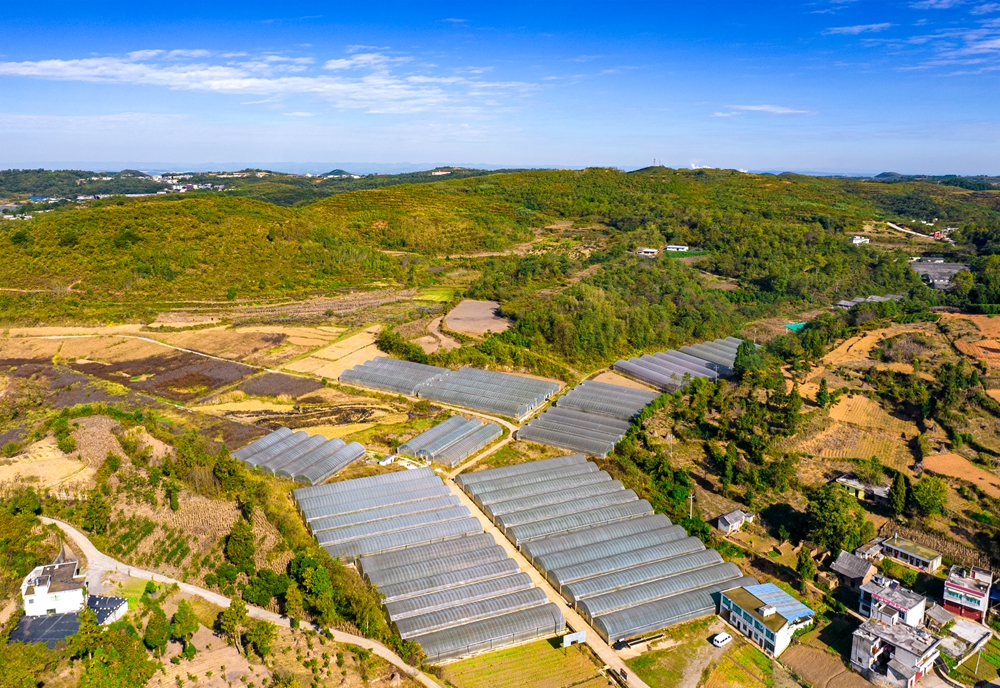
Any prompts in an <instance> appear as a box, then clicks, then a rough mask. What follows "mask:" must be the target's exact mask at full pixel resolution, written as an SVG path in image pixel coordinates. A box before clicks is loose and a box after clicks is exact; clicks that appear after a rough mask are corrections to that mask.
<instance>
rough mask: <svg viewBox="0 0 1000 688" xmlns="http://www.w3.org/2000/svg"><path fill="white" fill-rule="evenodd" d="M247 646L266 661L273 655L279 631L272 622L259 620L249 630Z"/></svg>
mask: <svg viewBox="0 0 1000 688" xmlns="http://www.w3.org/2000/svg"><path fill="white" fill-rule="evenodd" d="M246 636H247V645H249V646H252V647H253V649H254V652H256V653H257V654H258V655H260V658H261V659H264V658H265V657H267V656H268V655H269V654H271V646H272V645H273V644H274V641H275V640H276V639H277V638H278V629H277V627H276V626H275V625H274V624H273V623H271V622H270V621H264V620H263V619H258V620H257V621H254V622H252V623H251V624H250V626H249V627H248V628H247V633H246Z"/></svg>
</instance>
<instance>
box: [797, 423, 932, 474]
mask: <svg viewBox="0 0 1000 688" xmlns="http://www.w3.org/2000/svg"><path fill="white" fill-rule="evenodd" d="M781 446H782V447H788V449H789V451H797V452H800V453H803V454H811V455H813V456H817V457H820V458H823V459H868V458H871V457H873V456H877V457H879V458H880V459H881V460H882V463H884V464H885V465H886V466H891V467H892V468H897V469H899V470H908V469H909V468H910V466H911V465H912V463H913V454H912V452H911V451H910V448H909V445H908V443H907V440H905V439H903V438H902V437H900V436H899V435H889V434H886V433H880V432H876V431H874V430H868V429H864V428H859V427H855V426H852V425H848V424H846V423H834V424H833V425H831V426H830V427H828V428H825V429H823V430H821V431H819V432H818V433H816V434H814V435H812V436H810V437H800V438H798V439H797V440H795V441H792V442H782V443H781Z"/></svg>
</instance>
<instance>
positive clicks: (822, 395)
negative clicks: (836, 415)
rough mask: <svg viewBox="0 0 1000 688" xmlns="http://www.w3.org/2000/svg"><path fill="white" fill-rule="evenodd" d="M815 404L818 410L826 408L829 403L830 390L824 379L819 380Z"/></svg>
mask: <svg viewBox="0 0 1000 688" xmlns="http://www.w3.org/2000/svg"><path fill="white" fill-rule="evenodd" d="M816 403H817V404H819V407H820V408H826V406H827V404H829V403H830V390H829V388H828V387H827V384H826V378H820V381H819V391H818V392H816Z"/></svg>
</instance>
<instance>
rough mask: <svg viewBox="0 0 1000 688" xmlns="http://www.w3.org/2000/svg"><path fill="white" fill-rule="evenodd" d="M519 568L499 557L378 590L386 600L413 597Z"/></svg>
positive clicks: (499, 575) (512, 561)
mask: <svg viewBox="0 0 1000 688" xmlns="http://www.w3.org/2000/svg"><path fill="white" fill-rule="evenodd" d="M520 570H521V569H519V568H518V566H517V562H515V561H514V560H513V559H501V560H500V561H491V562H490V563H488V564H482V565H480V566H472V567H470V568H467V569H462V570H460V571H448V572H447V573H439V574H437V575H435V576H428V577H427V578H421V579H418V580H409V581H404V582H402V583H395V584H393V585H386V586H383V587H382V588H380V589H379V592H380V593H382V594H383V595H385V599H386V601H387V602H393V601H395V600H399V599H402V598H404V597H414V596H416V595H424V594H426V593H429V592H436V591H438V590H447V589H448V588H454V587H458V586H460V585H467V584H469V583H477V582H479V581H484V580H489V579H491V578H500V577H502V576H509V575H511V574H514V573H518V572H520Z"/></svg>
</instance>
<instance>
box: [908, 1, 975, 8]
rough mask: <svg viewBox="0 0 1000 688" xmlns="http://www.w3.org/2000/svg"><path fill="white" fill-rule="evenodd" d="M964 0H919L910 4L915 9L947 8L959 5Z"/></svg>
mask: <svg viewBox="0 0 1000 688" xmlns="http://www.w3.org/2000/svg"><path fill="white" fill-rule="evenodd" d="M964 2H965V0H921V1H920V2H915V3H913V4H911V5H910V7H912V8H913V9H915V10H947V9H951V8H952V7H955V6H956V5H961V4H963V3H964Z"/></svg>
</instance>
